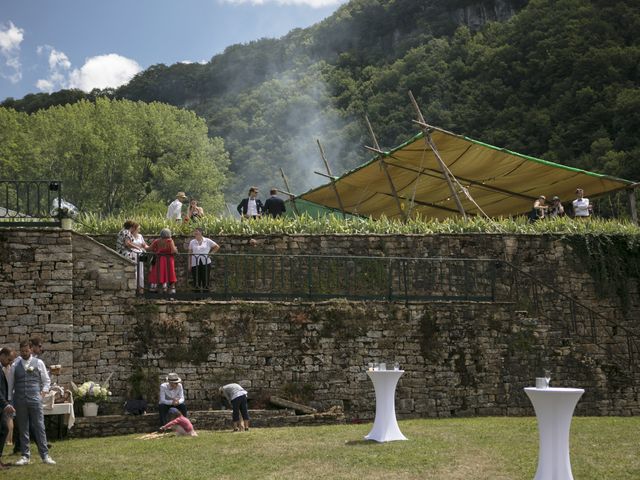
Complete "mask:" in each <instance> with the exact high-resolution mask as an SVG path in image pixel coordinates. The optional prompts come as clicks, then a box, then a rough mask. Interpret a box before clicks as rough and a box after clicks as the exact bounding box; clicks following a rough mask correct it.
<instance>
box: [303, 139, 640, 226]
mask: <svg viewBox="0 0 640 480" xmlns="http://www.w3.org/2000/svg"><path fill="white" fill-rule="evenodd" d="M429 128H430V134H431V139H432V140H433V143H434V144H435V145H436V147H437V150H438V151H439V153H440V156H441V158H442V160H443V161H444V163H445V165H447V167H448V168H449V170H450V172H451V174H452V175H453V177H455V179H456V180H457V182H459V185H458V183H456V182H454V186H455V187H456V190H457V192H458V196H459V198H460V200H461V202H462V205H463V207H464V210H465V212H466V213H467V214H469V215H481V214H482V212H481V211H480V209H479V208H478V207H480V208H481V209H482V210H483V211H484V212H485V213H486V214H487V215H488V216H490V217H499V216H510V215H517V214H522V213H527V212H529V211H530V210H531V208H532V206H533V202H534V200H535V199H536V198H537V197H538V196H539V195H545V196H546V197H547V199H548V200H550V199H551V196H553V195H558V196H559V197H560V199H561V200H562V201H563V202H565V201H568V200H571V199H573V198H575V190H576V188H577V187H580V188H583V189H584V192H585V196H586V197H597V196H599V195H603V194H605V193H610V192H613V191H616V190H621V189H625V188H630V187H631V186H632V185H634V182H631V181H629V180H624V179H621V178H615V177H611V176H608V175H601V174H598V173H593V172H587V171H585V170H580V169H578V168H572V167H567V166H565V165H560V164H557V163H553V162H548V161H545V160H541V159H539V158H534V157H529V156H526V155H522V154H520V153H516V152H512V151H509V150H506V149H503V148H499V147H494V146H492V145H488V144H486V143H482V142H479V141H477V140H473V139H471V138H469V137H465V136H461V135H456V134H454V133H451V132H447V131H445V130H441V129H439V128H434V127H429ZM381 158H382V160H383V161H384V162H385V163H386V165H387V169H388V172H389V176H390V177H391V181H392V182H393V185H394V187H395V189H396V191H397V194H398V198H399V201H400V204H401V208H403V209H404V211H405V212H408V211H409V210H410V211H411V216H412V217H413V216H417V215H420V216H421V217H423V218H439V219H443V218H447V217H451V216H456V215H459V214H460V213H459V211H458V208H457V206H456V202H455V199H454V198H452V194H451V190H450V189H449V187H448V185H447V183H446V181H445V179H444V177H443V175H442V171H441V169H440V166H439V164H438V162H437V159H436V157H435V155H434V153H433V151H432V149H431V148H430V147H429V146H428V145H427V144H426V143H425V134H424V133H423V132H421V133H419V134H418V135H416V136H415V137H413V138H412V139H411V140H409V141H408V142H406V143H404V144H402V145H400V146H399V147H396V148H394V149H393V150H390V151H387V152H384V153H382V154H381V155H380V156H378V157H376V158H374V159H373V160H371V161H369V162H367V163H365V164H364V165H361V166H360V167H358V168H356V169H354V170H352V171H350V172H347V173H346V174H344V175H343V176H341V177H339V178H337V179H335V187H336V188H337V190H338V194H339V195H340V198H341V200H342V203H343V205H344V209H345V211H346V212H347V213H352V214H356V215H365V216H371V217H373V218H377V217H380V216H382V215H385V216H386V217H389V218H391V217H399V218H400V217H402V214H401V212H400V211H399V209H398V203H397V202H396V200H395V198H394V196H393V193H392V189H391V185H390V183H389V179H388V178H387V177H386V175H385V174H384V171H383V168H382V165H381V163H380V160H381ZM463 189H466V190H467V192H468V195H467V194H465V193H464V190H463ZM469 197H471V198H472V199H473V201H472V200H471V199H470V198H469ZM299 198H301V199H303V200H307V201H309V202H313V203H317V204H320V205H324V206H326V207H329V208H332V209H339V202H338V200H337V197H336V193H335V191H334V189H333V187H332V185H331V183H329V184H326V185H322V186H320V187H318V188H315V189H313V190H310V191H308V192H306V193H304V194H302V195H300V197H299ZM412 199H413V206H412V207H410V205H411V204H412ZM474 201H475V203H474ZM476 204H477V205H476Z"/></svg>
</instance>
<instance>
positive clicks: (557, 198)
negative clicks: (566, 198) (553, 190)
mask: <svg viewBox="0 0 640 480" xmlns="http://www.w3.org/2000/svg"><path fill="white" fill-rule="evenodd" d="M551 200H553V201H554V202H555V201H556V200H560V197H559V196H557V195H554V197H553V198H552V199H551Z"/></svg>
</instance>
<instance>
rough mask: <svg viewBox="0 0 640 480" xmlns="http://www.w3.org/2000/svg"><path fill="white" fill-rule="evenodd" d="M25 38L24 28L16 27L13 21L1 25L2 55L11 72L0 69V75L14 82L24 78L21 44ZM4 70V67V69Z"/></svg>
mask: <svg viewBox="0 0 640 480" xmlns="http://www.w3.org/2000/svg"><path fill="white" fill-rule="evenodd" d="M23 39H24V30H23V29H22V28H18V27H16V26H15V25H14V24H13V23H12V22H9V25H8V26H4V25H0V56H2V58H3V59H4V65H6V66H7V67H8V68H9V70H11V71H12V72H11V73H6V72H4V71H1V70H0V76H2V77H4V78H6V79H8V80H9V81H10V82H12V83H18V82H19V81H20V80H21V79H22V64H21V63H20V44H21V43H22V40H23ZM3 70H4V69H3Z"/></svg>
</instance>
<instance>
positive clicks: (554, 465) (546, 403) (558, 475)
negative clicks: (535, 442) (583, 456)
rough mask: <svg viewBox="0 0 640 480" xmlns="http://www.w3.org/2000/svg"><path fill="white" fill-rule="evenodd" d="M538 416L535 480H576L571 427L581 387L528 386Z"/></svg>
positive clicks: (581, 392)
mask: <svg viewBox="0 0 640 480" xmlns="http://www.w3.org/2000/svg"><path fill="white" fill-rule="evenodd" d="M524 391H525V393H526V394H527V396H528V397H529V399H530V400H531V403H532V404H533V408H534V410H535V411H536V417H537V419H538V431H539V433H540V451H539V454H538V470H537V471H536V476H535V477H534V480H573V475H572V473H571V461H570V460H569V429H570V427H571V418H572V417H573V411H574V410H575V408H576V405H577V404H578V400H580V397H581V396H582V394H583V393H584V390H583V389H582V388H533V387H530V388H525V389H524Z"/></svg>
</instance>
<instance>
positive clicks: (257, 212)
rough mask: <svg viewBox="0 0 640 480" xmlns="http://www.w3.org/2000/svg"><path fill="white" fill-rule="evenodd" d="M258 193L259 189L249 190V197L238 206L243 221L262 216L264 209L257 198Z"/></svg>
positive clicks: (252, 188)
mask: <svg viewBox="0 0 640 480" xmlns="http://www.w3.org/2000/svg"><path fill="white" fill-rule="evenodd" d="M258 193H259V192H258V187H251V188H250V189H249V197H247V198H243V199H242V201H241V202H240V203H239V204H238V207H237V210H238V213H239V214H240V216H241V217H242V218H243V219H244V218H260V217H261V216H262V212H263V210H264V207H263V205H262V201H260V200H259V199H258V198H257V196H258Z"/></svg>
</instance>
